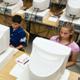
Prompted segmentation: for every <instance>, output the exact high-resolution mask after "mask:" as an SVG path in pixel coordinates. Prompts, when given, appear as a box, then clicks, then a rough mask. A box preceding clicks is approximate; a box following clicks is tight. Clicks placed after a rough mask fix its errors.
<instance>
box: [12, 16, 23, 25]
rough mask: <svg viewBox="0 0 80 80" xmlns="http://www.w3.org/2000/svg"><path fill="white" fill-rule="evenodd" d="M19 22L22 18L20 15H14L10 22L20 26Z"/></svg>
mask: <svg viewBox="0 0 80 80" xmlns="http://www.w3.org/2000/svg"><path fill="white" fill-rule="evenodd" d="M21 21H22V17H21V16H20V15H14V16H13V17H12V22H15V23H19V24H20V23H21Z"/></svg>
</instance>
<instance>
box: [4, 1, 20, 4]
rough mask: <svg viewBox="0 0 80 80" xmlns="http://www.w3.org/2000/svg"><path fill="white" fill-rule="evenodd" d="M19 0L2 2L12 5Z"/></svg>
mask: <svg viewBox="0 0 80 80" xmlns="http://www.w3.org/2000/svg"><path fill="white" fill-rule="evenodd" d="M18 1H19V0H3V2H4V3H6V4H9V5H13V4H16V3H17V2H18Z"/></svg>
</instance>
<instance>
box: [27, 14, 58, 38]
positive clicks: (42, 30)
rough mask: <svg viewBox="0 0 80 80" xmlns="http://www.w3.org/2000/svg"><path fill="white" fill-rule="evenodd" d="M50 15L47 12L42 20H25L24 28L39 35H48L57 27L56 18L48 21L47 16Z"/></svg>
mask: <svg viewBox="0 0 80 80" xmlns="http://www.w3.org/2000/svg"><path fill="white" fill-rule="evenodd" d="M50 17H51V15H50V14H49V15H48V16H46V17H44V18H43V20H42V21H38V22H37V20H35V21H27V20H26V25H27V27H26V30H27V31H28V32H29V33H32V34H35V35H39V36H42V37H47V38H48V37H49V35H50V37H51V36H53V35H54V34H56V32H57V29H58V23H59V22H58V20H57V21H56V22H55V21H50V20H49V18H50Z"/></svg>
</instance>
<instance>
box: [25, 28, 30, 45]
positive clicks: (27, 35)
mask: <svg viewBox="0 0 80 80" xmlns="http://www.w3.org/2000/svg"><path fill="white" fill-rule="evenodd" d="M24 31H25V33H26V39H27V45H28V43H29V37H30V34H29V32H28V31H26V30H25V29H24Z"/></svg>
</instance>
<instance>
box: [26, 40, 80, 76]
mask: <svg viewBox="0 0 80 80" xmlns="http://www.w3.org/2000/svg"><path fill="white" fill-rule="evenodd" d="M26 51H27V53H28V54H31V51H32V40H31V41H30V42H29V44H28V46H27V48H26ZM68 69H69V70H71V71H73V72H77V73H79V74H80V54H79V56H78V62H77V64H76V65H75V66H72V67H69V68H68Z"/></svg>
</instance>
